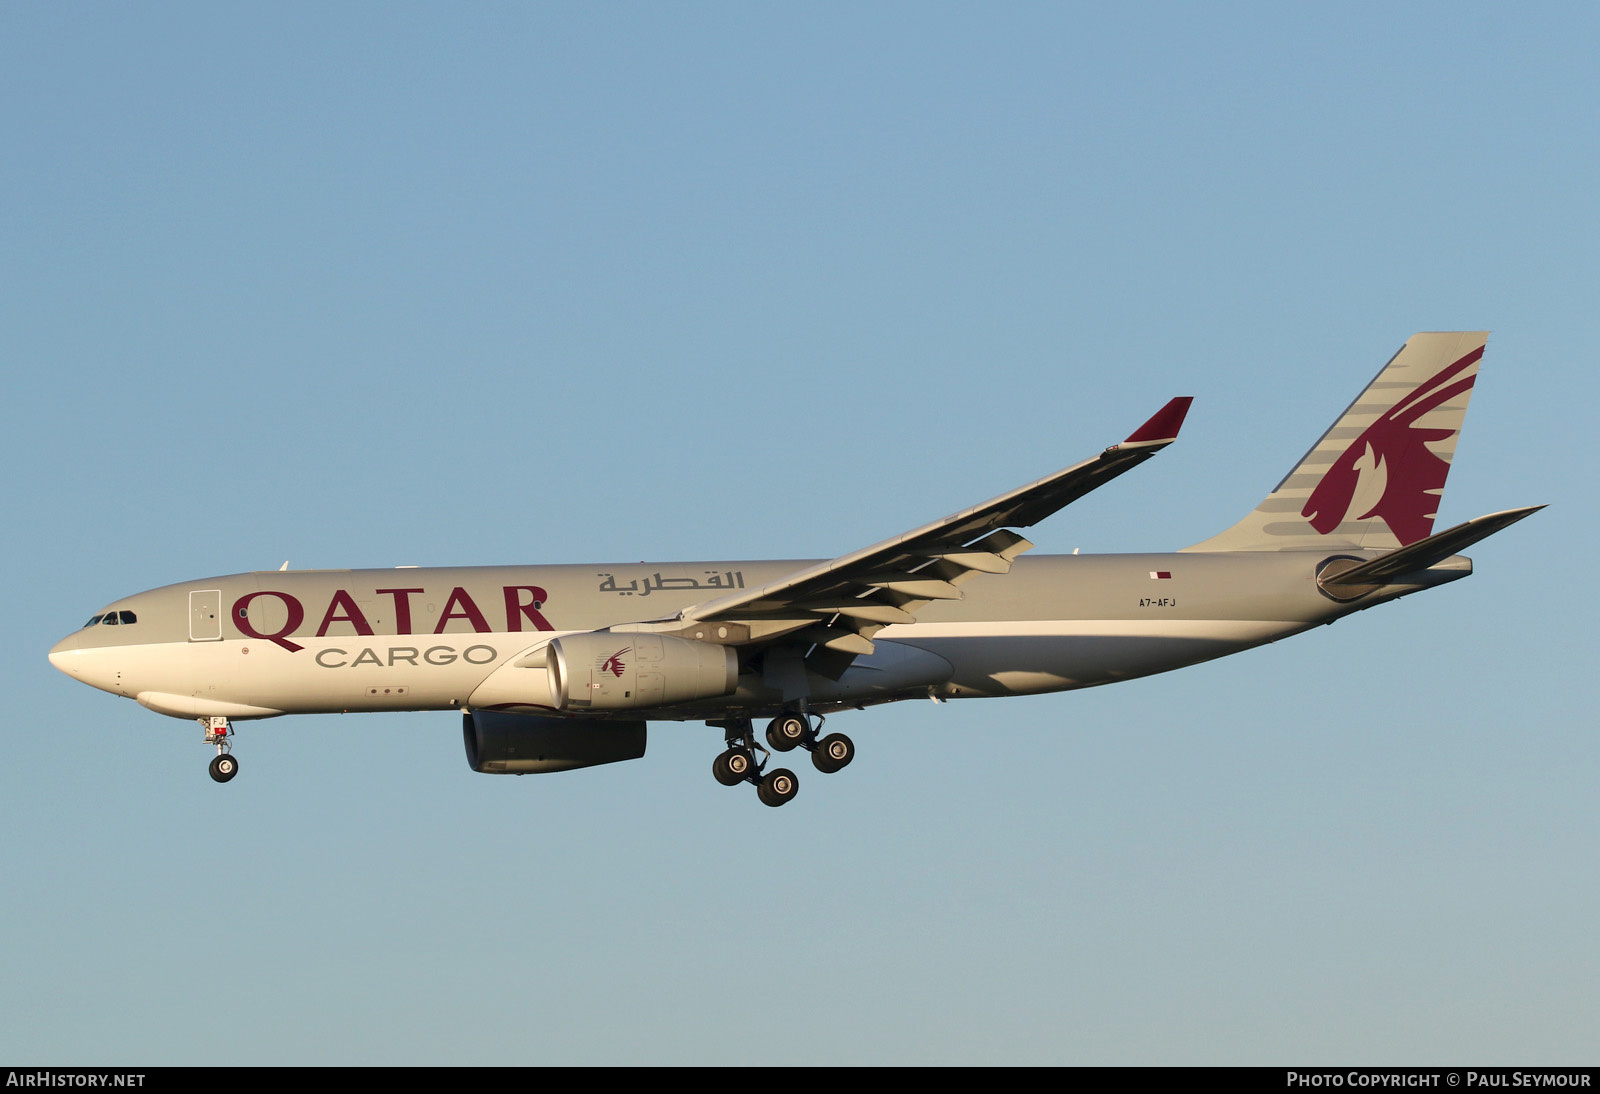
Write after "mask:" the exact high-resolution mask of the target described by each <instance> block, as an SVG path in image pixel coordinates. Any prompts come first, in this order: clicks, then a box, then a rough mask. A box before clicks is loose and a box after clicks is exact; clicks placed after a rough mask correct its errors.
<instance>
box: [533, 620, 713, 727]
mask: <svg viewBox="0 0 1600 1094" xmlns="http://www.w3.org/2000/svg"><path fill="white" fill-rule="evenodd" d="M546 656H547V658H548V660H547V662H546V664H547V667H548V669H549V672H550V693H551V697H552V698H553V699H554V701H555V706H556V709H557V710H644V709H648V708H650V707H660V706H666V705H668V704H670V703H687V702H691V701H693V700H695V699H715V698H717V697H719V696H723V695H732V694H733V691H734V689H735V688H737V687H738V685H739V658H738V657H737V656H736V655H735V654H734V652H733V650H732V649H731V648H730V647H728V646H718V645H716V644H714V643H711V642H696V641H694V640H692V639H688V638H672V637H669V636H667V635H660V634H635V633H628V632H625V631H624V632H615V633H613V632H611V631H592V632H590V633H588V634H569V635H567V636H565V637H563V638H557V639H556V640H555V641H553V642H551V643H550V645H549V647H548V652H547V655H546Z"/></svg>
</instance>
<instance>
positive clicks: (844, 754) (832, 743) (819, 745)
mask: <svg viewBox="0 0 1600 1094" xmlns="http://www.w3.org/2000/svg"><path fill="white" fill-rule="evenodd" d="M820 728H822V719H821V718H820V717H819V718H818V719H817V722H816V725H815V726H813V725H812V724H811V719H810V718H809V717H807V716H806V715H804V714H780V715H778V716H777V717H776V718H774V719H772V721H771V722H770V723H768V725H767V743H768V744H769V745H771V746H772V747H773V748H774V749H775V750H777V751H779V752H788V751H789V750H790V749H792V748H804V749H807V750H809V751H810V753H811V765H812V766H813V767H815V768H816V769H817V770H818V771H820V772H822V773H823V774H824V775H832V774H833V773H834V772H835V771H842V770H843V769H844V768H846V767H849V766H850V761H851V760H853V759H855V758H856V746H855V742H853V741H851V740H850V738H849V737H846V736H845V735H844V734H843V733H830V734H828V735H827V736H826V737H823V738H822V739H821V740H818V739H817V730H818V729H820Z"/></svg>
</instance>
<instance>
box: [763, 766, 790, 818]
mask: <svg viewBox="0 0 1600 1094" xmlns="http://www.w3.org/2000/svg"><path fill="white" fill-rule="evenodd" d="M799 789H800V780H799V779H797V778H795V777H794V772H793V771H790V770H789V769H788V768H786V767H780V768H778V769H777V770H776V771H769V772H767V775H766V778H764V779H762V780H761V782H760V783H758V784H757V785H756V797H758V798H760V799H761V802H762V804H763V805H770V806H772V807H773V808H774V809H776V808H777V807H778V806H780V805H782V804H784V803H785V802H787V801H788V800H789V799H790V798H793V797H794V795H795V791H797V790H799Z"/></svg>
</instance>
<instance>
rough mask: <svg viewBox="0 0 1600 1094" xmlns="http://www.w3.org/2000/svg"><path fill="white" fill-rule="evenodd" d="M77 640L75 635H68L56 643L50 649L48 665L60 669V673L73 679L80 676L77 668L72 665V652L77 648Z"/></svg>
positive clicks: (75, 665) (73, 660)
mask: <svg viewBox="0 0 1600 1094" xmlns="http://www.w3.org/2000/svg"><path fill="white" fill-rule="evenodd" d="M77 640H78V636H77V635H75V634H69V635H68V636H67V637H65V638H63V639H62V640H61V641H59V642H57V643H56V644H55V645H54V646H51V647H50V663H51V664H52V665H54V666H55V667H56V668H58V669H60V670H61V671H62V672H64V673H66V674H67V675H68V676H73V677H77V676H79V675H80V674H81V670H80V668H79V666H78V665H77V664H75V663H74V662H75V659H74V658H73V656H72V654H73V651H74V650H76V649H77V648H78V641H77Z"/></svg>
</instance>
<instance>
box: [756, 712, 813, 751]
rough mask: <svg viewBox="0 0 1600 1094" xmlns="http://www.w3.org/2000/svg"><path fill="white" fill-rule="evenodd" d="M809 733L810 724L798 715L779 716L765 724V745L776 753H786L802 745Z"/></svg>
mask: <svg viewBox="0 0 1600 1094" xmlns="http://www.w3.org/2000/svg"><path fill="white" fill-rule="evenodd" d="M810 732H811V723H810V722H808V721H806V719H805V717H804V716H803V715H800V714H780V715H778V716H777V717H776V718H774V719H772V721H771V722H769V723H767V744H769V745H771V746H772V747H773V750H774V751H776V752H788V751H789V750H790V749H792V748H794V747H796V746H797V745H800V744H802V743H803V742H804V741H805V739H806V735H807V734H808V733H810Z"/></svg>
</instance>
